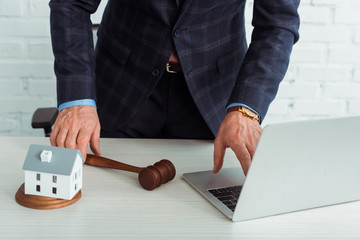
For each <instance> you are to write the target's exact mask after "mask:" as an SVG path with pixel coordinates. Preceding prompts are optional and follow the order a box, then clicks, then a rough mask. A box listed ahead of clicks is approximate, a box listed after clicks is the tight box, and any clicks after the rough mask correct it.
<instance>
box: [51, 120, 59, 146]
mask: <svg viewBox="0 0 360 240" xmlns="http://www.w3.org/2000/svg"><path fill="white" fill-rule="evenodd" d="M59 131H60V128H59V127H58V126H57V124H56V123H55V125H54V129H53V130H52V132H51V135H50V144H51V146H57V145H56V139H57V136H58V134H59Z"/></svg>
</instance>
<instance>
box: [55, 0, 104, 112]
mask: <svg viewBox="0 0 360 240" xmlns="http://www.w3.org/2000/svg"><path fill="white" fill-rule="evenodd" d="M100 1H101V0H51V1H50V3H49V6H50V27H51V41H52V47H53V53H54V57H55V63H54V70H55V75H56V79H57V99H58V105H60V104H61V103H64V102H68V101H73V100H78V99H95V95H96V92H95V54H94V43H93V35H92V24H91V20H90V14H92V13H94V12H95V11H96V9H97V7H98V6H99V4H100Z"/></svg>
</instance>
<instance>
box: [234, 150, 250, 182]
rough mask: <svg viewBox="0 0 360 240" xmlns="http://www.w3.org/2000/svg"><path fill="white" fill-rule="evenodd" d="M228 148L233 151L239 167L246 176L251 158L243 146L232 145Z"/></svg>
mask: <svg viewBox="0 0 360 240" xmlns="http://www.w3.org/2000/svg"><path fill="white" fill-rule="evenodd" d="M230 148H231V149H232V150H233V151H234V153H235V155H236V158H237V159H238V160H239V161H240V164H241V167H242V169H243V171H244V174H245V176H246V174H247V172H248V171H249V168H250V164H251V156H250V153H249V151H248V150H247V148H246V147H245V145H234V146H230Z"/></svg>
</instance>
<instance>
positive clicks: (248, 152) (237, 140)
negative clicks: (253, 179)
mask: <svg viewBox="0 0 360 240" xmlns="http://www.w3.org/2000/svg"><path fill="white" fill-rule="evenodd" d="M261 132H262V128H261V126H260V124H259V122H258V121H256V120H252V119H250V118H247V117H245V116H243V115H242V113H240V112H235V111H234V112H229V113H228V114H226V117H225V119H224V121H223V122H222V123H221V125H220V128H219V132H218V134H217V137H216V138H215V142H214V169H213V172H214V173H218V172H219V171H220V169H221V168H222V165H223V162H224V156H225V150H226V148H227V147H230V148H231V149H232V150H233V151H234V152H235V155H236V157H237V159H238V160H239V161H240V164H241V166H242V169H243V171H244V173H245V175H246V174H247V172H248V170H249V167H250V164H251V160H252V157H253V155H254V152H255V149H256V146H257V144H258V142H259V139H260V135H261Z"/></svg>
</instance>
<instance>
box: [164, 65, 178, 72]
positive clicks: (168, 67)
mask: <svg viewBox="0 0 360 240" xmlns="http://www.w3.org/2000/svg"><path fill="white" fill-rule="evenodd" d="M166 71H167V72H168V73H177V72H176V71H174V70H171V64H170V63H167V64H166Z"/></svg>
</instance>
